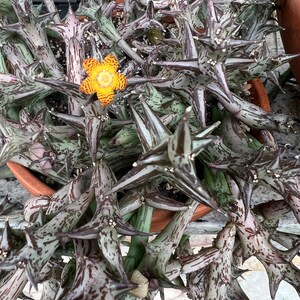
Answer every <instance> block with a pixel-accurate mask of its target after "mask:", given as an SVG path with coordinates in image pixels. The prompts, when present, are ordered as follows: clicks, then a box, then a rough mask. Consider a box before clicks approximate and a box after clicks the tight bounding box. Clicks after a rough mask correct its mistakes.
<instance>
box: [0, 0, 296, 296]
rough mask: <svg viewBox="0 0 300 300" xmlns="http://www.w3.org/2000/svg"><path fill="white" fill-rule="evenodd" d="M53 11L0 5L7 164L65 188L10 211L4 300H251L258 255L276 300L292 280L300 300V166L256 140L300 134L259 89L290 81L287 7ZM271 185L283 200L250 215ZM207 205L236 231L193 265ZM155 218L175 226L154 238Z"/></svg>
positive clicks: (87, 4) (199, 3) (145, 5)
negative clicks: (252, 91) (38, 298)
mask: <svg viewBox="0 0 300 300" xmlns="http://www.w3.org/2000/svg"><path fill="white" fill-rule="evenodd" d="M44 4H45V6H43V5H40V6H34V5H33V3H32V2H31V0H21V1H17V0H12V1H2V2H1V4H0V44H1V48H0V49H1V51H0V90H1V101H0V112H1V114H0V134H1V135H0V137H1V143H0V146H1V148H0V149H1V151H0V162H1V165H5V163H6V162H7V161H9V160H11V161H14V162H17V163H19V164H21V165H23V166H25V167H27V168H29V169H31V170H32V171H35V172H38V173H40V174H42V175H43V176H46V177H47V178H48V179H51V180H52V181H55V182H56V183H57V184H59V187H58V189H57V191H56V192H55V193H54V194H53V195H52V196H45V195H41V196H35V197H32V198H30V199H28V200H27V201H26V203H25V205H24V208H23V209H22V210H21V211H19V212H18V213H17V214H13V213H9V212H10V205H11V203H10V202H9V201H8V200H7V198H6V199H5V200H4V202H3V203H2V204H1V219H2V220H4V221H5V222H4V224H5V225H4V226H3V229H2V237H1V242H0V249H1V255H2V257H1V261H0V270H1V273H0V298H1V299H3V300H5V299H7V300H11V299H17V298H18V297H20V298H22V297H24V296H23V289H24V287H25V285H26V283H27V282H30V284H31V285H32V286H33V287H35V288H36V287H37V285H38V284H41V285H42V293H43V294H42V299H55V300H58V299H86V300H89V299H136V298H146V299H153V298H154V297H155V295H156V294H157V293H160V295H161V298H162V299H163V298H164V288H166V287H173V288H177V289H181V290H183V291H186V292H187V295H188V296H189V297H190V298H191V299H248V297H247V295H246V294H245V293H244V291H243V290H242V288H241V287H240V285H239V281H238V279H239V277H240V276H241V275H242V273H243V272H245V271H244V270H242V267H243V263H244V262H245V260H247V259H248V258H250V257H252V256H255V257H256V258H257V259H258V260H259V261H260V262H261V263H262V264H263V265H264V267H265V269H266V271H267V274H268V277H269V279H270V284H269V285H270V294H271V297H272V299H274V298H275V294H276V291H277V289H278V286H279V284H280V282H281V281H282V280H285V281H287V282H289V283H290V284H292V285H293V286H294V287H295V289H296V290H297V291H298V292H299V291H300V282H299V280H300V279H299V278H300V276H299V275H300V272H299V270H298V269H297V268H296V267H295V266H294V264H293V263H292V259H293V258H294V257H295V256H296V255H297V254H298V251H299V249H298V248H299V238H298V236H297V235H291V234H289V235H288V234H284V233H282V232H279V231H278V230H277V225H278V221H279V220H280V219H281V218H282V216H283V215H284V214H286V213H287V212H289V211H292V212H293V213H294V215H295V217H296V218H297V220H298V222H299V220H300V215H299V211H300V210H299V197H300V196H299V175H298V174H299V163H298V161H297V160H288V159H284V158H283V153H282V149H278V147H277V145H276V142H272V140H271V142H269V143H268V144H265V145H264V144H261V143H260V142H259V141H257V140H256V139H255V138H254V137H252V136H251V135H250V134H249V132H248V131H247V129H248V128H251V129H256V130H257V129H258V130H262V131H263V132H264V133H265V134H267V135H268V136H270V137H272V131H276V130H279V131H283V132H286V133H291V132H292V131H293V128H294V126H295V125H296V124H295V122H294V121H293V120H292V119H290V117H289V116H287V115H284V114H275V113H271V112H266V111H264V110H263V109H261V108H259V107H258V106H256V105H255V104H252V103H251V96H249V91H248V86H249V82H250V84H251V80H252V79H253V78H256V77H260V78H262V79H269V80H271V81H272V82H274V83H275V84H278V81H277V77H276V73H275V68H277V67H278V66H280V65H281V64H283V63H285V62H287V61H288V60H289V59H291V58H293V57H294V55H279V56H276V57H272V56H270V55H269V50H268V43H267V42H266V39H265V38H266V36H267V35H268V34H272V33H273V32H276V31H278V30H279V27H278V26H277V25H276V24H275V23H274V22H272V20H271V19H272V18H271V15H272V13H273V11H274V9H275V6H274V3H273V2H272V1H269V0H261V1H257V0H255V1H249V0H248V1H241V0H239V1H231V2H230V4H229V5H228V7H227V9H226V10H223V11H221V10H220V9H219V8H218V7H217V5H215V4H214V2H213V1H212V0H194V1H181V0H176V1H173V0H165V1H144V0H136V1H133V0H125V2H124V4H117V3H116V2H114V1H106V0H87V1H82V2H81V4H80V6H79V8H78V9H77V10H76V11H75V12H74V11H73V10H72V9H71V8H70V9H69V11H68V13H67V15H66V16H65V17H64V18H63V19H61V18H60V16H59V14H58V12H57V10H56V6H55V3H54V2H53V1H52V0H45V1H44ZM82 16H85V17H84V18H82ZM95 93H96V95H95ZM98 100H99V101H98ZM166 185H168V186H171V188H172V189H173V190H174V191H176V193H177V194H179V197H180V198H182V201H181V202H180V201H178V199H173V198H172V193H169V194H168V193H166V189H164V187H165V186H166ZM261 185H264V186H266V187H267V188H269V189H271V190H274V191H275V192H276V193H278V194H279V195H280V196H281V197H282V200H278V201H270V202H266V203H262V204H259V205H257V206H256V207H252V192H253V190H254V189H255V188H256V187H258V186H261ZM199 203H202V204H205V205H206V206H208V207H210V208H211V209H216V210H219V211H221V212H223V213H224V214H226V215H227V217H228V223H227V224H226V226H225V227H224V228H223V229H222V230H221V231H220V232H219V233H218V235H217V237H216V239H215V242H214V244H213V245H212V246H211V247H208V248H202V249H201V250H200V252H199V253H194V252H193V250H192V249H191V246H190V243H189V236H187V235H185V229H186V227H187V225H188V223H189V222H190V220H191V218H192V215H193V213H194V210H195V209H196V208H197V206H198V205H199ZM157 209H165V210H171V211H174V212H175V214H174V216H173V218H172V220H171V221H170V223H169V224H168V225H167V226H166V227H165V228H164V229H163V230H161V231H160V232H157V233H156V234H155V235H154V233H151V232H150V231H151V230H150V228H151V218H152V214H153V212H154V211H155V210H157ZM16 220H18V222H19V223H17V221H16ZM149 232H150V233H149ZM127 236H130V237H131V238H130V240H129V241H127V240H126V241H125V240H124V238H125V237H127ZM151 236H152V238H150V237H151ZM274 242H277V244H276V245H278V244H279V245H281V246H283V247H284V249H286V250H287V251H282V250H281V249H282V248H280V247H277V246H274ZM122 244H124V245H129V249H128V251H127V253H125V254H124V253H122V251H121V245H122ZM65 256H67V257H68V258H69V260H68V262H65V261H64V260H63V257H65Z"/></svg>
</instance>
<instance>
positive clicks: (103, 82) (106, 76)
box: [96, 71, 114, 88]
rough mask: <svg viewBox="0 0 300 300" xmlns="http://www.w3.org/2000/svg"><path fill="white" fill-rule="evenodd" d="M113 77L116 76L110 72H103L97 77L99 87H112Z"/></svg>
mask: <svg viewBox="0 0 300 300" xmlns="http://www.w3.org/2000/svg"><path fill="white" fill-rule="evenodd" d="M113 77H114V74H112V73H111V72H109V71H101V72H100V73H99V74H98V76H97V77H96V79H97V81H98V83H99V86H100V87H101V88H106V87H110V86H112V84H113Z"/></svg>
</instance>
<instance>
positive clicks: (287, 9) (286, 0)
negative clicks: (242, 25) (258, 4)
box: [277, 0, 300, 84]
mask: <svg viewBox="0 0 300 300" xmlns="http://www.w3.org/2000/svg"><path fill="white" fill-rule="evenodd" d="M278 5H279V8H278V10H277V15H278V23H279V25H280V26H281V27H283V28H284V30H282V31H281V32H280V34H281V38H282V43H283V46H284V49H285V52H286V53H288V54H298V53H300V1H299V0H279V1H278ZM290 65H291V69H292V72H293V74H294V76H295V78H296V80H297V82H298V84H300V57H298V58H294V59H292V60H291V61H290Z"/></svg>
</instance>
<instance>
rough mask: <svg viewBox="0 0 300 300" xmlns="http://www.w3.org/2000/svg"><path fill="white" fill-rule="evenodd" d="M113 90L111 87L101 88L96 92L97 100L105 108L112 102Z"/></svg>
mask: <svg viewBox="0 0 300 300" xmlns="http://www.w3.org/2000/svg"><path fill="white" fill-rule="evenodd" d="M114 96H115V94H114V90H113V89H112V88H111V87H107V88H101V89H98V91H97V97H98V100H99V101H100V102H101V104H102V105H103V106H107V105H108V104H110V103H111V102H112V101H113V100H114Z"/></svg>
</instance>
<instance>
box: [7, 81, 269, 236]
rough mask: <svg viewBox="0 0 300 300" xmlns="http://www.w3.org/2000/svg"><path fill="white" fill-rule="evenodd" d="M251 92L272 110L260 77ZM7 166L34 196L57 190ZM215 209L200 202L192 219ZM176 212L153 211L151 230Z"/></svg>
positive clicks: (22, 169)
mask: <svg viewBox="0 0 300 300" xmlns="http://www.w3.org/2000/svg"><path fill="white" fill-rule="evenodd" d="M250 84H251V86H252V87H251V93H252V94H253V96H254V97H255V99H256V100H257V101H253V103H254V104H256V105H259V106H260V107H261V108H262V109H264V110H266V111H271V107H270V102H269V98H268V95H267V93H266V90H265V88H264V85H263V83H262V82H261V80H260V79H259V78H255V79H253V80H251V81H250ZM6 164H7V166H8V167H9V169H10V170H11V172H12V173H13V174H14V176H15V177H16V178H17V179H18V180H19V182H20V183H21V184H22V185H23V186H24V188H25V189H26V190H28V191H29V192H30V193H31V194H32V195H33V196H40V195H48V196H51V195H52V194H54V193H55V192H56V191H55V190H54V189H52V188H51V187H49V186H48V185H47V184H45V183H44V182H43V181H41V180H40V179H39V178H37V177H36V176H35V175H34V174H33V173H32V172H30V171H29V170H28V169H27V168H26V167H24V166H22V165H20V164H18V163H16V162H14V161H8V162H7V163H6ZM212 210H213V209H212V208H210V207H207V206H205V205H204V204H199V205H198V207H197V208H196V210H195V212H194V214H193V217H192V219H191V221H195V220H197V219H199V218H201V217H203V216H205V215H207V214H208V213H210V212H211V211H212ZM174 213H175V212H172V211H168V210H162V209H157V210H155V211H154V213H153V217H152V225H151V232H156V231H160V230H162V229H163V228H165V226H166V225H167V224H168V223H169V221H170V220H171V218H172V216H173V215H174Z"/></svg>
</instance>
